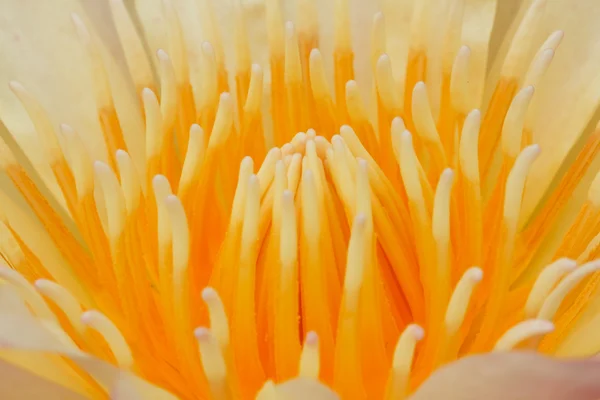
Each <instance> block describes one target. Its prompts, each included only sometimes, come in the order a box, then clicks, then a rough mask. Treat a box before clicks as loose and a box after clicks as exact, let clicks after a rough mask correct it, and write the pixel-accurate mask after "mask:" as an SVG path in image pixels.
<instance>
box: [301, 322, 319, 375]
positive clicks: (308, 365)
mask: <svg viewBox="0 0 600 400" xmlns="http://www.w3.org/2000/svg"><path fill="white" fill-rule="evenodd" d="M320 365H321V360H320V357H319V335H317V333H316V332H314V331H310V332H308V333H307V334H306V340H305V341H304V346H303V347H302V354H301V355H300V366H299V367H298V376H301V377H305V378H312V379H319V371H320Z"/></svg>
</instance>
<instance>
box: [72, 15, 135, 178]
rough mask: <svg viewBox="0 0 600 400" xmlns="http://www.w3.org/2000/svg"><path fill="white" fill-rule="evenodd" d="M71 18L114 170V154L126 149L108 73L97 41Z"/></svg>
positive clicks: (80, 22) (81, 23) (82, 24)
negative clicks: (86, 62) (85, 57)
mask: <svg viewBox="0 0 600 400" xmlns="http://www.w3.org/2000/svg"><path fill="white" fill-rule="evenodd" d="M71 18H72V20H73V23H74V24H75V28H76V30H77V34H78V35H79V39H80V40H81V42H82V44H83V46H84V47H85V49H86V51H87V54H88V57H89V62H90V70H91V71H92V81H93V85H94V94H95V97H96V107H97V109H98V118H99V120H100V125H101V127H102V132H103V134H104V142H105V143H106V148H107V150H108V156H109V162H110V165H111V167H112V168H116V163H115V159H114V156H115V153H116V151H117V150H118V149H124V150H126V149H127V146H126V145H125V140H124V138H123V132H122V131H121V126H120V123H119V119H118V117H117V112H116V110H115V106H114V103H113V98H112V91H111V86H110V81H109V78H108V73H107V71H106V68H105V67H104V63H103V61H102V54H101V52H100V46H99V44H98V43H97V39H96V38H95V37H94V36H92V35H90V33H89V31H88V29H87V27H86V26H85V24H84V23H83V21H82V20H81V18H79V16H78V15H76V14H72V15H71Z"/></svg>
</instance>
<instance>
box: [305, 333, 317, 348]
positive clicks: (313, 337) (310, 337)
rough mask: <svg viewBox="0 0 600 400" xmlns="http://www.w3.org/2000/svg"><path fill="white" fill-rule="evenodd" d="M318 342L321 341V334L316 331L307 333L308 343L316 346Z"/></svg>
mask: <svg viewBox="0 0 600 400" xmlns="http://www.w3.org/2000/svg"><path fill="white" fill-rule="evenodd" d="M317 343H319V335H317V332H315V331H310V332H308V333H307V334H306V344H307V345H310V346H314V345H316V344H317Z"/></svg>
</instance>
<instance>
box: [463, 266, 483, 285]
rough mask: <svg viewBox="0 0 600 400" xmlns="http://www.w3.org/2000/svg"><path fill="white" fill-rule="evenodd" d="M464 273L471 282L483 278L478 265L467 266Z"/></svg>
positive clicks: (479, 280)
mask: <svg viewBox="0 0 600 400" xmlns="http://www.w3.org/2000/svg"><path fill="white" fill-rule="evenodd" d="M465 275H466V276H468V277H469V279H470V280H471V281H472V282H481V280H482V279H483V270H482V269H481V268H478V267H473V268H469V270H467V272H465Z"/></svg>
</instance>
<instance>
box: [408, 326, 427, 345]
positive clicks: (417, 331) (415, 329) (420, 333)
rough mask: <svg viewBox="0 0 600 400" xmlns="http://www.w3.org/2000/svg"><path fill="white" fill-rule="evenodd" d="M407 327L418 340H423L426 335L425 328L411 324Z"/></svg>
mask: <svg viewBox="0 0 600 400" xmlns="http://www.w3.org/2000/svg"><path fill="white" fill-rule="evenodd" d="M406 329H409V332H410V334H411V335H412V337H413V338H414V339H415V340H416V341H417V342H418V341H420V340H423V338H424V337H425V329H423V328H422V327H421V326H420V325H417V324H410V325H409V326H408V327H406Z"/></svg>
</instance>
